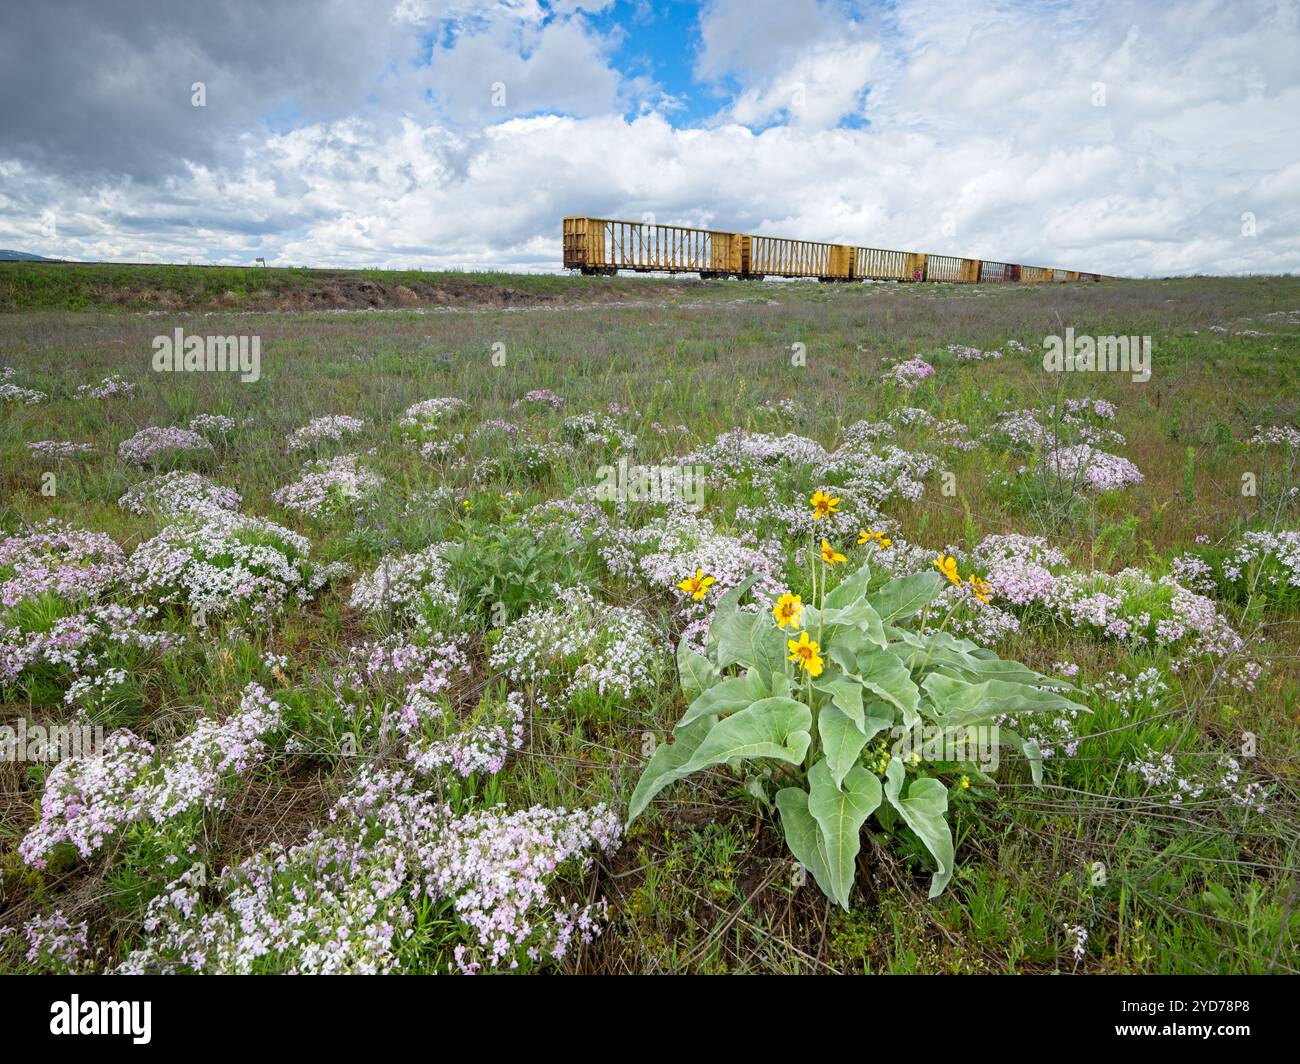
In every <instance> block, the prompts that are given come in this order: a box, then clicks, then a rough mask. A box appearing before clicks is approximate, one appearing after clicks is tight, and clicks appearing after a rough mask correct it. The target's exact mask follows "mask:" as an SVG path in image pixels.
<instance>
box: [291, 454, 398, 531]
mask: <svg viewBox="0 0 1300 1064" xmlns="http://www.w3.org/2000/svg"><path fill="white" fill-rule="evenodd" d="M358 461H359V458H358V456H357V455H355V454H341V455H338V456H336V457H334V458H329V459H320V460H319V461H315V462H308V463H307V465H305V466H304V467H303V473H302V476H300V477H299V478H298V479H297V480H295V481H293V482H292V483H289V484H286V485H285V486H284V487H282V488H277V489H276V490H275V491H273V492H272V493H271V498H272V499H273V500H274V501H275V502H276V503H278V504H279V505H281V506H283V507H284V508H285V509H286V510H296V511H297V512H298V513H301V514H305V515H306V516H308V517H311V518H315V519H316V520H326V519H328V518H330V517H333V516H334V515H336V514H339V513H342V512H344V511H346V510H350V509H352V508H353V507H354V506H356V505H357V504H358V503H361V502H364V501H366V500H367V499H370V498H373V497H374V496H375V495H376V494H377V493H378V492H379V489H380V488H381V487H382V486H383V478H382V477H380V475H379V474H378V473H376V472H374V471H373V470H371V469H367V468H366V467H365V466H363V465H359V464H358Z"/></svg>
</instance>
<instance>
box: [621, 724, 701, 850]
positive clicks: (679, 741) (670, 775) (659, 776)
mask: <svg viewBox="0 0 1300 1064" xmlns="http://www.w3.org/2000/svg"><path fill="white" fill-rule="evenodd" d="M715 724H717V718H716V717H711V718H710V717H705V718H703V719H701V720H697V721H695V723H693V724H690V725H687V726H686V727H682V726H681V725H678V726H677V728H676V730H675V731H674V732H673V742H671V743H661V744H660V745H659V746H658V747H657V748H656V749H655V752H654V755H653V756H652V757H651V758H650V760H649V762H648V763H647V764H646V767H645V771H644V772H642V773H641V778H640V779H639V780H637V784H636V789H635V790H634V791H633V792H632V797H631V799H630V800H629V801H628V805H627V822H628V823H629V824H631V823H632V821H634V820H635V819H636V818H637V817H639V816H640V815H641V813H642V811H643V810H644V809H645V807H646V806H647V805H649V804H650V800H651V799H652V798H654V796H655V795H656V794H658V793H659V792H660V791H661V790H663V789H664V788H665V787H667V786H668V784H670V783H672V781H673V780H675V779H677V776H676V772H677V770H678V769H680V768H681V767H682V766H683V765H684V764H686V762H687V761H689V760H690V759H691V755H692V754H694V753H695V751H696V750H698V749H699V746H700V743H702V742H703V741H704V738H705V736H707V735H708V734H709V732H710V730H711V729H712V728H713V726H714V725H715Z"/></svg>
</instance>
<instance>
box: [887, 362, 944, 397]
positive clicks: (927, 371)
mask: <svg viewBox="0 0 1300 1064" xmlns="http://www.w3.org/2000/svg"><path fill="white" fill-rule="evenodd" d="M933 375H934V367H933V366H932V365H930V363H928V362H927V361H926V360H925V359H923V358H922V357H921V356H920V355H914V356H913V357H911V358H909V359H908V360H907V361H906V362H900V363H899V364H898V365H896V366H894V367H893V368H891V369H890V370H889V371H888V372H886V373H885V374H884V376H883V377H882V378H881V380H883V381H885V382H886V383H893V384H897V385H899V386H900V387H902V388H907V389H912V388H915V387H916V386H917V385H918V384H920V383H921V382H922V381H923V380H925V379H926V377H930V376H933Z"/></svg>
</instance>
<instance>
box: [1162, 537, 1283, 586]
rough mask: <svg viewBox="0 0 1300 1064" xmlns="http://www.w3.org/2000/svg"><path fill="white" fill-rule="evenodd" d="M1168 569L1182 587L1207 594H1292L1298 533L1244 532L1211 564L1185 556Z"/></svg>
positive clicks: (1193, 556) (1181, 556)
mask: <svg viewBox="0 0 1300 1064" xmlns="http://www.w3.org/2000/svg"><path fill="white" fill-rule="evenodd" d="M1170 570H1171V572H1172V573H1173V575H1174V577H1175V578H1176V579H1177V580H1178V581H1179V582H1180V583H1182V584H1183V585H1184V586H1186V587H1189V588H1191V589H1192V590H1194V591H1199V592H1202V593H1206V594H1216V593H1219V594H1222V593H1227V592H1230V591H1232V592H1236V593H1237V595H1238V597H1240V598H1242V599H1244V598H1246V597H1248V596H1249V595H1251V594H1263V595H1268V596H1274V595H1286V594H1291V595H1294V594H1296V592H1297V591H1300V532H1295V531H1280V532H1268V531H1261V532H1243V533H1242V535H1241V539H1240V540H1239V541H1238V542H1237V544H1236V546H1235V547H1233V549H1232V551H1231V552H1230V553H1229V554H1228V555H1227V556H1226V557H1222V558H1217V559H1215V560H1214V561H1213V562H1211V561H1208V560H1206V559H1205V558H1201V557H1199V556H1198V555H1195V554H1184V555H1180V556H1179V557H1177V558H1175V559H1174V560H1173V562H1172V563H1171V566H1170Z"/></svg>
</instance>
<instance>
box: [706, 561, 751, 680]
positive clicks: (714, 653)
mask: <svg viewBox="0 0 1300 1064" xmlns="http://www.w3.org/2000/svg"><path fill="white" fill-rule="evenodd" d="M758 575H759V574H758V573H754V574H753V575H751V576H747V577H745V579H744V580H742V581H741V582H740V583H739V584H737V585H736V586H735V587H733V588H731V589H730V590H729V591H724V592H723V593H722V597H721V598H719V599H718V604H717V605H716V606H715V607H714V608H713V620H712V621H711V622H710V624H709V641H708V645H707V646H706V647H705V650H706V651H707V652H708V656H709V657H710V658H712V659H713V660H715V661H716V660H717V657H718V630H719V627H720V625H721V624H722V622H723V621H725V620H726V619H727V618H728V617H730V616H731V615H732V614H734V613H735V612H736V611H737V610H738V609H739V608H740V600H741V599H742V598H744V596H745V592H746V591H748V590H749V589H750V588H751V587H753V586H754V584H755V583H756V582H757V581H758Z"/></svg>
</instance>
